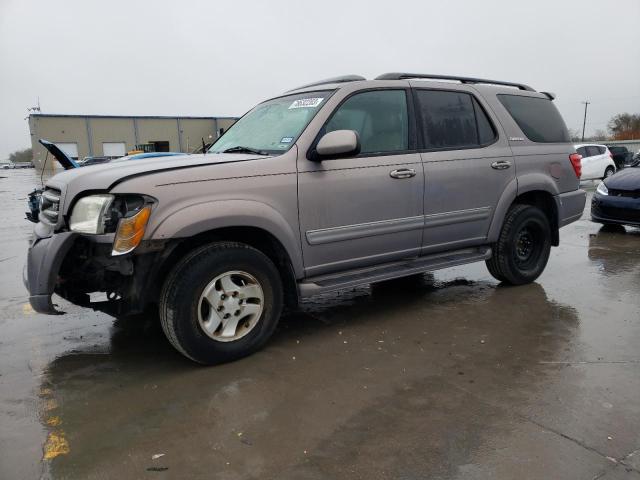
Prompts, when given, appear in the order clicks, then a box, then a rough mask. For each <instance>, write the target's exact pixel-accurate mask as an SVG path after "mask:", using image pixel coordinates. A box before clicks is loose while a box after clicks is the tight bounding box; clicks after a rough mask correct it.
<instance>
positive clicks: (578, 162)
mask: <svg viewBox="0 0 640 480" xmlns="http://www.w3.org/2000/svg"><path fill="white" fill-rule="evenodd" d="M569 160H571V165H572V166H573V171H574V172H576V177H578V178H580V177H581V176H582V155H580V154H579V153H572V154H571V155H569Z"/></svg>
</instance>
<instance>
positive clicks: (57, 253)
mask: <svg viewBox="0 0 640 480" xmlns="http://www.w3.org/2000/svg"><path fill="white" fill-rule="evenodd" d="M76 237H78V234H77V233H75V232H62V233H57V234H54V233H53V230H52V229H51V228H49V227H47V226H46V225H44V224H43V223H37V224H36V226H35V228H34V231H33V239H32V242H31V245H30V247H29V252H28V254H27V263H26V264H25V266H24V271H23V281H24V285H25V287H27V290H28V291H29V303H30V304H31V306H32V307H33V309H34V310H35V311H36V312H39V313H47V314H51V315H55V314H59V313H62V312H59V311H57V310H56V309H55V307H54V305H53V303H52V302H51V295H53V292H54V290H55V287H56V283H57V280H58V272H59V271H60V267H61V266H62V261H63V260H64V258H65V257H66V255H67V253H68V252H69V250H70V249H71V247H72V246H73V242H74V239H75V238H76Z"/></svg>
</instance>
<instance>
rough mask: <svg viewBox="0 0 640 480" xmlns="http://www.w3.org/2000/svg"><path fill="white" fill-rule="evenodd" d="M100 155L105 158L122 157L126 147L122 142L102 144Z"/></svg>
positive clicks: (125, 152)
mask: <svg viewBox="0 0 640 480" xmlns="http://www.w3.org/2000/svg"><path fill="white" fill-rule="evenodd" d="M102 154H103V155H104V156H105V157H124V156H125V155H126V154H127V147H126V145H125V143H124V142H103V144H102Z"/></svg>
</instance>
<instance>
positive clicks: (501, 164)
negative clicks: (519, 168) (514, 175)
mask: <svg viewBox="0 0 640 480" xmlns="http://www.w3.org/2000/svg"><path fill="white" fill-rule="evenodd" d="M509 167H511V162H510V161H509V160H498V161H495V162H493V163H492V164H491V168H494V169H496V170H505V169H507V168H509Z"/></svg>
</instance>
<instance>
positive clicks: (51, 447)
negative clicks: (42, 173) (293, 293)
mask: <svg viewBox="0 0 640 480" xmlns="http://www.w3.org/2000/svg"><path fill="white" fill-rule="evenodd" d="M20 173H22V172H20ZM24 175H25V176H24V178H22V180H20V179H13V180H12V183H11V184H10V185H11V187H10V188H13V189H18V188H23V187H25V185H26V184H28V183H29V181H32V179H31V178H30V177H28V176H27V175H26V174H24ZM2 181H5V180H0V182H2ZM20 182H22V183H20ZM1 185H2V184H0V190H8V189H9V188H7V189H5V187H4V186H1ZM23 191H24V192H26V191H27V189H26V188H25V189H24V190H23ZM2 195H6V194H5V193H0V196H2ZM12 195H13V197H12V198H10V199H9V203H11V202H12V201H13V203H12V205H13V206H14V208H13V209H12V210H11V211H12V212H13V213H12V215H13V216H12V217H11V218H10V219H9V220H8V222H6V224H5V225H0V238H2V239H3V243H4V244H6V245H7V247H6V250H7V251H6V256H7V258H11V259H10V260H7V266H6V267H4V266H3V269H2V270H0V282H1V283H0V284H1V285H2V286H3V288H2V290H1V293H0V307H1V308H2V310H1V311H0V327H2V329H3V332H4V334H3V336H2V338H1V339H0V375H1V376H0V478H34V477H38V476H39V475H42V476H44V477H50V478H141V477H146V476H149V477H150V478H222V479H240V478H296V479H320V478H322V479H325V478H349V479H351V478H365V479H376V478H406V479H409V478H442V479H444V478H478V479H480V478H482V479H485V478H509V479H511V478H517V477H519V478H536V479H539V478H604V479H614V478H640V473H638V472H639V471H640V460H639V459H638V457H640V452H638V453H635V454H634V453H633V452H637V451H638V449H640V373H639V368H638V367H639V366H640V353H639V350H638V345H639V344H640V298H639V297H638V295H637V291H638V287H640V262H639V260H640V233H639V231H638V230H632V229H627V231H626V233H623V232H612V231H606V229H605V230H602V229H601V227H600V226H598V225H595V224H592V223H590V222H589V221H588V220H586V219H583V220H581V221H580V222H578V223H576V224H574V225H572V226H570V227H567V228H566V229H564V230H563V231H562V245H561V247H559V248H557V249H554V251H553V253H552V258H551V261H550V264H549V267H548V269H547V271H546V272H545V273H544V275H543V276H542V277H541V278H540V279H539V281H538V282H537V283H534V284H532V285H527V286H523V287H517V288H510V287H503V286H500V285H497V284H496V282H495V281H493V279H491V278H490V277H489V275H488V273H487V272H486V269H485V267H484V265H483V264H477V265H470V266H465V267H457V268H453V269H449V270H445V271H442V272H437V273H435V274H433V275H424V276H420V277H419V278H412V279H408V280H401V281H396V282H393V283H392V284H386V285H375V286H373V287H363V288H358V289H353V290H350V291H343V292H339V293H337V294H331V295H326V296H322V297H318V298H315V299H313V300H312V301H309V302H305V303H304V304H303V306H302V308H301V310H300V311H299V312H295V313H289V314H287V315H286V316H285V317H284V318H283V320H282V322H281V324H280V326H279V328H278V331H277V332H276V335H275V337H274V338H273V340H272V341H271V343H270V344H269V345H268V346H267V348H265V349H264V350H263V351H261V352H258V353H257V354H255V355H253V356H251V357H249V358H246V359H243V360H241V361H238V362H235V363H231V364H227V365H222V366H219V367H214V368H203V367H198V366H194V365H193V364H192V363H190V362H189V361H187V360H185V359H184V358H183V357H182V356H180V355H179V354H177V353H175V352H174V351H173V349H172V348H171V346H170V345H169V344H168V342H167V341H166V340H165V339H164V337H163V335H162V331H161V329H160V328H159V325H158V322H157V319H156V318H154V317H153V316H147V317H141V318H136V319H117V320H114V319H112V318H110V317H108V316H106V315H102V314H98V313H95V312H88V311H85V310H82V309H78V308H75V307H73V306H66V305H65V307H67V310H68V312H69V314H68V315H67V316H65V317H45V316H40V315H36V314H33V313H32V312H30V310H29V309H28V307H25V298H26V297H25V292H24V291H23V289H22V286H21V285H19V284H18V285H17V282H18V281H19V278H20V277H19V275H20V270H19V268H20V267H21V263H22V262H23V260H24V248H25V245H26V237H27V236H28V228H24V225H22V221H21V220H20V219H19V218H18V217H19V214H18V213H17V212H20V211H21V210H20V208H18V207H21V205H20V199H19V198H18V197H20V195H19V194H17V193H14V194H12ZM2 198H3V199H4V197H2ZM5 200H6V199H5ZM5 203H6V202H5ZM25 223H26V222H25ZM27 227H28V226H27ZM5 239H6V242H5ZM4 255H5V253H3V256H4ZM0 265H2V264H0Z"/></svg>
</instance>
